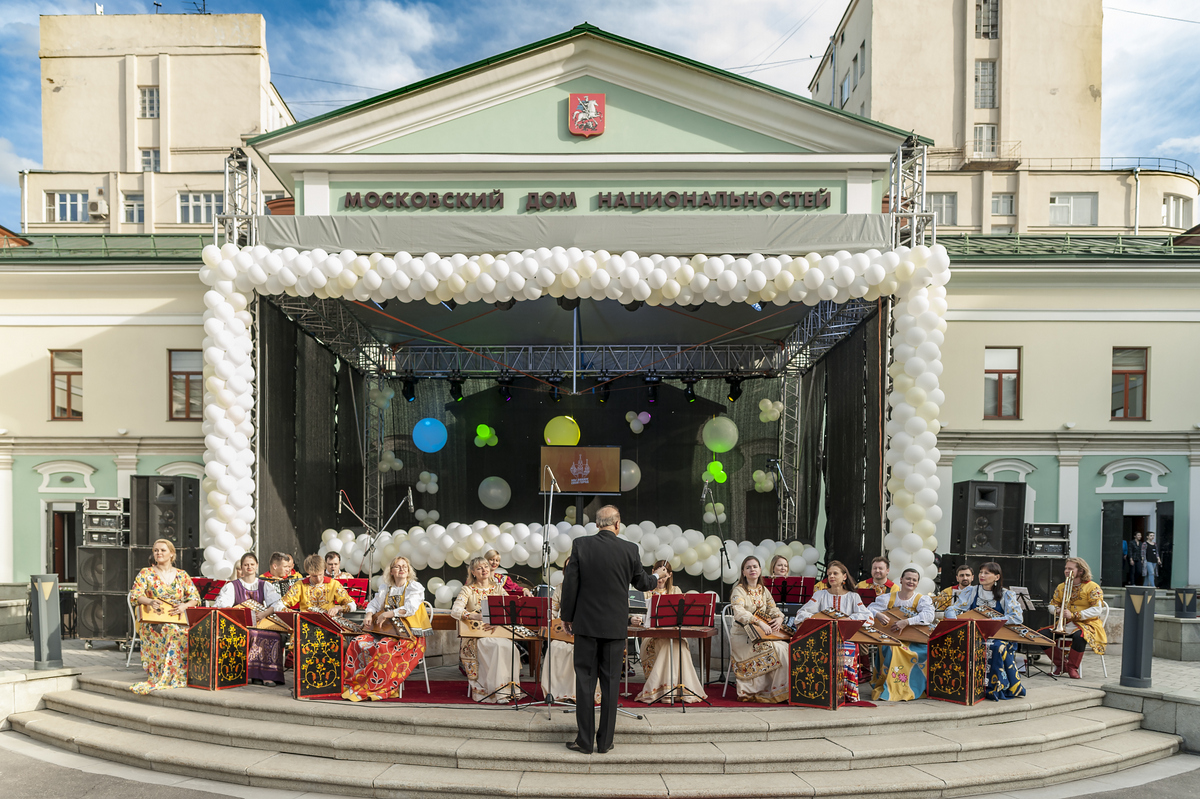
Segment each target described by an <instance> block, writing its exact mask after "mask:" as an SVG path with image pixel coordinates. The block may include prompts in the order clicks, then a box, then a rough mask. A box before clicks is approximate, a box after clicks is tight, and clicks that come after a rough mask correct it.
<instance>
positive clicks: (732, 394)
mask: <svg viewBox="0 0 1200 799" xmlns="http://www.w3.org/2000/svg"><path fill="white" fill-rule="evenodd" d="M743 379H744V378H741V377H735V376H733V375H728V376H726V378H725V382H726V383H728V384H729V394H728V398H729V401H730V402H737V401H738V397H740V396H742V380H743Z"/></svg>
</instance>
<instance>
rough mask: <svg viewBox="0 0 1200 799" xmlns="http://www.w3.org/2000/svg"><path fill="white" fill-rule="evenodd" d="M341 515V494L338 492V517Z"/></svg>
mask: <svg viewBox="0 0 1200 799" xmlns="http://www.w3.org/2000/svg"><path fill="white" fill-rule="evenodd" d="M341 515H342V492H341V491H339V492H338V516H341Z"/></svg>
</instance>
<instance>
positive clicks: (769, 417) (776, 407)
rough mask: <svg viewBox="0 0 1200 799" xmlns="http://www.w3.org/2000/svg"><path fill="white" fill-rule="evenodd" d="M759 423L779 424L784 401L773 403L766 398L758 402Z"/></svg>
mask: <svg viewBox="0 0 1200 799" xmlns="http://www.w3.org/2000/svg"><path fill="white" fill-rule="evenodd" d="M758 410H759V414H758V421H760V422H778V421H779V416H780V415H781V414H782V413H783V401H782V400H775V401H773V402H772V401H771V400H769V399H766V398H765V397H764V398H763V399H761V400H759V401H758Z"/></svg>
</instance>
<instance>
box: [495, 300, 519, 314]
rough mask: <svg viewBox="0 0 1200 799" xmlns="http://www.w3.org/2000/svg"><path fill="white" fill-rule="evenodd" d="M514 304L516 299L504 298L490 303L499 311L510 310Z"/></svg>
mask: <svg viewBox="0 0 1200 799" xmlns="http://www.w3.org/2000/svg"><path fill="white" fill-rule="evenodd" d="M516 304H517V301H516V300H505V301H504V302H493V303H492V305H494V306H496V308H497V309H498V310H501V311H511V310H512V307H513V306H514V305H516Z"/></svg>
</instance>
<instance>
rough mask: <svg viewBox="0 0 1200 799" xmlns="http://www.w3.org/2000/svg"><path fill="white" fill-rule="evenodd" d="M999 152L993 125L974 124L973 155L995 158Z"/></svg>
mask: <svg viewBox="0 0 1200 799" xmlns="http://www.w3.org/2000/svg"><path fill="white" fill-rule="evenodd" d="M998 152H999V148H998V142H997V141H996V126H995V125H976V126H975V157H976V158H995V157H996V155H997V154H998Z"/></svg>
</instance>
